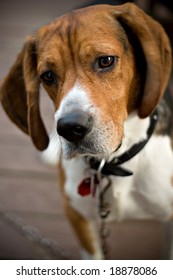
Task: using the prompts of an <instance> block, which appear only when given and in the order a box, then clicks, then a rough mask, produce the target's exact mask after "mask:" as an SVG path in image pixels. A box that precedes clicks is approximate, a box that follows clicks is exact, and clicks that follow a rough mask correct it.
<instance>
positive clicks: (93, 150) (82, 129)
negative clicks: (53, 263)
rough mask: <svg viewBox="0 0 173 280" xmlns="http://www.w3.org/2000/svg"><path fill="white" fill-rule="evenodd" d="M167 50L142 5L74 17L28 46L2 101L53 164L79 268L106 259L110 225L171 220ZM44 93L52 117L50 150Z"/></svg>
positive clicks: (90, 11) (47, 28) (45, 29)
mask: <svg viewBox="0 0 173 280" xmlns="http://www.w3.org/2000/svg"><path fill="white" fill-rule="evenodd" d="M171 60H172V56H171V48H170V43H169V40H168V37H167V35H166V34H165V32H164V30H163V28H162V27H161V25H160V24H159V23H158V22H156V21H155V20H153V19H152V18H151V17H150V16H148V15H146V14H145V13H144V12H143V11H142V10H141V9H139V8H138V7H137V6H136V5H134V4H131V3H127V4H124V5H119V6H111V5H96V6H92V7H86V8H82V9H79V10H75V11H72V12H70V13H68V14H65V15H63V16H61V17H59V18H57V19H55V20H54V21H53V22H51V23H50V24H48V25H46V26H44V27H42V28H40V29H39V30H38V31H37V32H36V33H35V34H34V35H33V36H32V37H29V38H28V39H27V41H26V43H25V45H24V47H23V49H22V51H21V53H20V54H19V56H18V57H17V60H16V62H15V64H14V65H13V67H12V68H11V70H10V72H9V74H8V75H7V77H6V78H5V79H4V80H3V82H2V85H1V88H0V95H1V102H2V105H3V107H4V109H5V111H6V112H7V114H8V116H9V117H10V119H11V120H12V121H13V122H14V123H15V124H17V126H18V127H19V128H20V129H22V130H23V131H24V132H25V133H27V134H29V135H30V137H31V139H32V141H33V143H34V145H35V146H36V148H37V149H38V150H41V151H43V150H45V151H46V152H48V153H50V151H51V154H54V155H56V156H57V154H58V152H57V151H58V149H60V151H59V158H58V156H57V160H58V168H59V172H60V180H61V185H62V195H63V199H64V209H65V212H66V214H67V217H68V219H69V221H70V223H71V225H72V227H73V228H74V231H75V233H76V235H77V237H78V239H79V242H80V244H81V247H82V252H83V258H87V259H103V258H104V250H103V248H102V247H103V246H102V245H103V244H102V243H103V242H102V241H104V240H102V239H103V238H100V236H99V235H100V227H102V226H103V223H106V222H107V221H112V220H114V221H119V220H124V219H156V220H160V221H165V220H171V219H172V218H173V150H172V148H173V145H172V144H173V136H172V122H171V119H172V115H171V113H172V112H171V109H170V102H167V101H165V100H166V99H165V98H162V97H163V95H164V92H165V89H166V86H167V83H168V79H169V75H170V70H171ZM40 83H41V84H43V86H44V88H45V90H46V92H47V93H48V95H49V97H50V98H51V100H52V101H53V104H54V108H55V131H56V132H54V133H53V137H52V139H50V140H49V137H48V135H47V132H46V129H45V126H44V124H43V121H42V118H41V115H40V109H39V87H40Z"/></svg>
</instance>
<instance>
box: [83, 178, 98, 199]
mask: <svg viewBox="0 0 173 280" xmlns="http://www.w3.org/2000/svg"><path fill="white" fill-rule="evenodd" d="M91 180H92V179H91V177H89V178H85V179H84V180H83V181H82V182H81V183H80V185H79V187H78V193H79V194H80V195H81V196H86V195H89V194H90V193H91V192H92V195H93V196H95V192H96V188H97V184H98V180H97V177H96V176H94V180H93V184H94V186H93V187H92V189H91Z"/></svg>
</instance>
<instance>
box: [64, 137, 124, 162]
mask: <svg viewBox="0 0 173 280" xmlns="http://www.w3.org/2000/svg"><path fill="white" fill-rule="evenodd" d="M61 144H62V153H63V157H64V158H65V159H72V158H75V157H79V156H80V157H94V158H97V159H102V158H105V159H109V158H110V157H111V155H112V154H113V153H115V152H116V151H117V150H118V149H119V148H120V147H121V144H122V142H120V144H118V145H117V147H114V148H112V149H111V148H109V147H107V145H106V143H103V145H96V144H95V143H93V142H92V143H91V142H89V141H83V142H81V143H80V144H74V143H70V142H68V141H64V140H62V142H61Z"/></svg>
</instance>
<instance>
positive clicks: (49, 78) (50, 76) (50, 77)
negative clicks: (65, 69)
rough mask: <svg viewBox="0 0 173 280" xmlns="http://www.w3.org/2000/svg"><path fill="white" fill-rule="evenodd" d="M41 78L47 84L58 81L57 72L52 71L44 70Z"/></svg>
mask: <svg viewBox="0 0 173 280" xmlns="http://www.w3.org/2000/svg"><path fill="white" fill-rule="evenodd" d="M40 78H41V80H42V81H43V82H44V83H45V84H47V85H52V84H54V83H55V82H56V77H55V74H54V73H53V72H52V71H47V72H44V73H43V74H41V76H40Z"/></svg>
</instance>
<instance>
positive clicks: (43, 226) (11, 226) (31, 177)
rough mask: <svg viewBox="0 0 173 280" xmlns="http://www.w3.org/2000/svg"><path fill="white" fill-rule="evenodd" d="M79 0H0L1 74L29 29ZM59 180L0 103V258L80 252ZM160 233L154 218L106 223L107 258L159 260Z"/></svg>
mask: <svg viewBox="0 0 173 280" xmlns="http://www.w3.org/2000/svg"><path fill="white" fill-rule="evenodd" d="M81 2H83V3H84V2H85V1H84V0H83V1H81V0H73V1H64V0H60V1H54V0H49V1H43V0H38V1H33V0H30V1H22V0H14V1H10V0H4V1H0V79H2V78H3V77H4V76H5V75H6V73H7V72H8V70H9V68H10V66H11V65H12V63H13V62H14V60H15V57H16V54H17V53H18V52H19V51H20V49H21V47H22V45H23V41H24V39H25V37H26V36H27V35H28V34H31V33H33V32H34V31H35V30H36V29H37V28H39V27H40V26H42V25H43V24H46V23H47V22H49V21H50V20H52V19H53V18H55V17H56V16H58V15H60V14H63V13H64V12H67V11H69V10H70V9H72V8H74V7H76V6H77V5H79V4H80V3H81ZM42 103H43V104H42V108H43V111H44V114H45V116H46V119H47V122H48V125H49V124H51V122H53V117H52V114H51V113H50V111H49V110H50V107H51V105H50V101H49V100H48V99H47V98H46V97H43V101H42ZM58 184H59V183H58V177H57V173H56V168H51V167H49V166H46V165H45V164H44V163H43V162H42V161H41V160H40V154H39V153H38V152H37V151H36V150H35V148H34V147H33V145H32V143H31V140H30V139H29V137H27V136H26V135H24V134H23V133H22V132H21V131H19V129H18V128H17V127H16V126H14V125H13V124H12V123H11V121H10V120H9V119H8V117H7V116H6V114H5V113H4V111H3V109H2V107H0V259H37V258H40V259H42V258H43V259H44V258H57V259H58V258H59V259H61V258H62V259H63V258H66V257H67V258H69V259H78V258H79V257H80V255H79V245H78V242H77V241H76V239H75V237H74V235H73V232H72V230H71V227H70V226H69V224H68V222H67V220H66V218H65V216H64V213H63V209H62V204H61V198H60V192H59V185H58ZM162 233H163V226H162V225H161V224H159V223H157V222H152V221H150V222H126V223H119V224H118V225H117V226H116V227H112V228H111V236H110V238H109V245H110V248H111V250H110V258H118V259H160V258H162V256H163V234H162ZM46 242H47V243H46ZM46 244H48V245H46ZM39 246H40V247H39ZM38 247H39V248H38ZM53 248H54V249H55V248H56V249H57V250H56V252H55V250H54V251H53ZM61 249H62V250H63V251H61ZM46 250H47V251H46ZM48 251H49V252H48ZM67 255H68V256H67Z"/></svg>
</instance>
